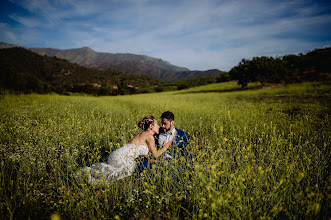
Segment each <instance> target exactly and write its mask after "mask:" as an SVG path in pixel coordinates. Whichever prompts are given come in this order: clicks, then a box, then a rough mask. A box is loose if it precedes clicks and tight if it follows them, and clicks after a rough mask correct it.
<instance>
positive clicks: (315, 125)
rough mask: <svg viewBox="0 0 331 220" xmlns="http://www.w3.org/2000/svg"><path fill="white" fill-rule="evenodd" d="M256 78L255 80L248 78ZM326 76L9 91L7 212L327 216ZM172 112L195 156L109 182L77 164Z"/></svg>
mask: <svg viewBox="0 0 331 220" xmlns="http://www.w3.org/2000/svg"><path fill="white" fill-rule="evenodd" d="M251 86H252V87H254V86H255V85H251ZM329 103H330V86H329V85H326V84H321V83H307V84H297V85H289V86H286V87H276V88H269V89H258V88H255V89H250V90H244V91H241V89H238V86H236V85H235V84H233V83H232V82H230V83H221V84H213V85H207V86H205V87H200V88H192V89H189V90H182V91H176V92H166V93H157V94H142V95H133V96H120V97H81V96H79V97H67V96H59V95H18V96H13V95H5V96H2V97H1V100H0V112H1V116H0V122H1V123H0V132H1V137H0V162H1V172H0V195H1V196H0V197H1V198H0V216H2V218H3V219H17V218H22V217H23V218H49V216H51V215H52V214H54V213H55V214H56V215H58V216H61V217H62V218H63V219H68V218H69V219H102V218H122V219H127V218H150V219H164V218H171V219H177V218H178V219H179V218H180V219H182V218H188V219H191V218H193V219H197V218H206V219H208V218H215V219H228V218H234V219H257V218H260V219H265V218H266V219H270V218H279V219H280V218H294V219H296V218H322V219H323V218H324V219H327V218H328V215H329V213H328V211H329V210H330V208H331V207H330V180H331V179H330V178H331V176H330V173H329V172H330V162H329V161H330V130H331V128H330V104H329ZM166 110H170V111H172V112H174V114H175V117H176V118H175V122H176V127H178V128H180V129H183V130H185V131H186V132H188V133H189V134H190V144H189V146H188V148H189V150H190V152H191V153H192V154H193V155H194V161H193V164H190V163H188V162H187V161H186V160H185V158H179V159H178V160H177V161H174V162H172V163H170V164H169V165H168V166H167V167H157V168H156V170H155V172H153V173H143V174H142V175H140V176H132V177H129V178H127V179H125V180H124V182H123V181H114V182H110V183H109V184H106V185H105V186H103V187H95V186H92V185H88V184H86V183H85V182H81V181H79V182H77V181H76V180H75V179H74V178H73V177H72V171H76V170H78V169H79V168H81V167H83V166H90V165H91V164H93V163H95V162H101V161H105V160H106V159H107V156H108V155H109V153H110V152H111V151H113V150H115V149H117V148H118V147H120V146H122V145H124V144H125V143H126V142H127V141H128V140H129V139H130V138H132V137H133V136H134V135H135V134H137V133H138V132H140V130H139V129H138V128H137V126H136V124H137V122H138V121H139V120H140V119H141V118H143V117H144V116H146V115H151V114H152V115H154V116H155V117H157V118H159V116H160V115H161V113H162V112H164V111H166Z"/></svg>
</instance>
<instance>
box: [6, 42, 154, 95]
mask: <svg viewBox="0 0 331 220" xmlns="http://www.w3.org/2000/svg"><path fill="white" fill-rule="evenodd" d="M157 84H159V82H158V81H157V80H154V79H152V78H149V77H147V76H142V75H138V76H132V75H126V74H123V73H122V72H120V71H117V70H105V71H100V70H96V69H91V68H86V67H82V66H79V65H77V64H72V63H70V62H69V61H67V60H64V59H59V58H56V57H48V56H41V55H38V54H36V53H33V52H31V51H29V50H26V49H23V48H8V49H1V50H0V87H1V88H2V89H3V90H9V91H16V92H20V93H32V92H35V93H50V92H56V93H59V94H66V93H68V92H79V93H89V94H97V95H117V94H129V93H132V91H133V90H134V88H136V87H146V86H151V85H157Z"/></svg>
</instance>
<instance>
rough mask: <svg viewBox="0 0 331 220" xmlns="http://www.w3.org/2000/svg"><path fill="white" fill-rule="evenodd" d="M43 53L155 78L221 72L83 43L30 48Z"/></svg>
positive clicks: (174, 79) (83, 64)
mask: <svg viewBox="0 0 331 220" xmlns="http://www.w3.org/2000/svg"><path fill="white" fill-rule="evenodd" d="M10 47H20V46H18V45H14V44H8V43H4V42H1V43H0V48H10ZM27 49H29V50H31V51H33V52H35V53H38V54H40V55H47V56H51V57H53V56H56V57H58V58H62V59H66V60H68V61H70V62H71V63H76V64H79V65H82V66H85V67H91V68H95V69H99V70H107V69H113V70H119V71H122V72H124V73H126V74H129V75H146V76H149V77H151V78H154V79H157V80H160V81H163V82H171V81H177V80H184V79H192V78H198V77H204V76H218V75H219V74H220V73H222V72H221V71H219V70H217V71H214V70H212V71H210V70H208V71H190V70H189V69H187V68H184V67H178V66H175V65H172V64H170V63H169V62H167V61H163V60H162V59H158V58H153V57H149V56H145V55H136V54H129V53H117V54H113V53H100V52H95V51H94V50H92V49H91V48H88V47H82V48H76V49H67V50H59V49H52V48H27Z"/></svg>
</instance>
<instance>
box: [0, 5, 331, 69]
mask: <svg viewBox="0 0 331 220" xmlns="http://www.w3.org/2000/svg"><path fill="white" fill-rule="evenodd" d="M0 41H2V42H7V43H13V44H18V45H21V46H26V47H49V48H57V49H71V48H80V47H84V46H87V47H90V48H91V49H93V50H95V51H97V52H108V53H133V54H141V55H147V56H151V57H155V58H160V59H162V60H165V61H168V62H170V63H171V64H174V65H176V66H181V67H186V68H189V69H191V70H208V69H215V68H216V69H219V70H223V71H229V70H230V69H231V68H232V67H233V66H235V65H237V64H238V63H239V62H240V61H241V60H242V59H243V58H245V59H251V58H253V57H256V56H273V57H276V56H282V55H285V54H298V53H306V52H309V51H311V50H313V49H315V48H321V47H330V46H331V2H330V1H329V0H325V1H316V0H278V1H275V0H272V1H269V0H240V1H237V0H2V1H1V3H0Z"/></svg>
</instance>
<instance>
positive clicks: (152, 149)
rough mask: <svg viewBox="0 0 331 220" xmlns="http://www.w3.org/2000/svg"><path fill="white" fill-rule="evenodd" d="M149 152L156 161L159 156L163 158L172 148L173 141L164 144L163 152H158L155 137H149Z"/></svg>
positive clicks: (147, 140)
mask: <svg viewBox="0 0 331 220" xmlns="http://www.w3.org/2000/svg"><path fill="white" fill-rule="evenodd" d="M146 142H147V145H148V148H149V151H150V152H151V154H152V155H153V157H154V158H155V159H156V158H158V157H159V156H161V155H162V154H163V153H164V152H166V151H167V150H168V148H169V147H170V146H171V144H172V141H170V142H168V143H165V144H163V147H162V149H161V150H157V149H156V147H155V140H154V137H153V136H148V137H147V139H146Z"/></svg>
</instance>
